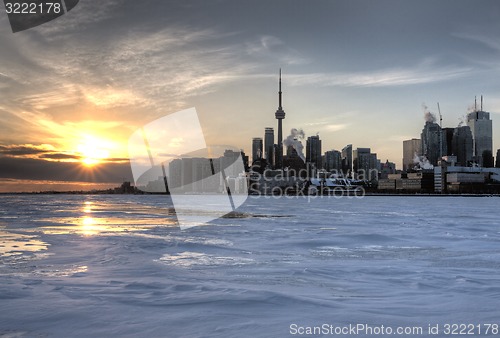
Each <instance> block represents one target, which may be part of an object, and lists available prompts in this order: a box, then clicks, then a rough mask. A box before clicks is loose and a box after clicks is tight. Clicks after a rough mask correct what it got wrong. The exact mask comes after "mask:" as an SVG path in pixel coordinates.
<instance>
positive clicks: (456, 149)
mask: <svg viewBox="0 0 500 338" xmlns="http://www.w3.org/2000/svg"><path fill="white" fill-rule="evenodd" d="M473 154H474V151H473V141H472V132H471V130H470V128H469V126H462V127H457V128H455V131H454V132H453V141H452V151H451V154H448V155H453V156H456V157H457V164H458V165H459V166H462V167H468V166H470V164H471V162H472V158H473Z"/></svg>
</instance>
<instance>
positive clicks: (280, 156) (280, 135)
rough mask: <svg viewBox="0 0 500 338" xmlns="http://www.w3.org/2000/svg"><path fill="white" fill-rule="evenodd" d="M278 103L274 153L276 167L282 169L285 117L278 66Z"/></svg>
mask: <svg viewBox="0 0 500 338" xmlns="http://www.w3.org/2000/svg"><path fill="white" fill-rule="evenodd" d="M278 94H279V105H278V110H276V113H275V116H276V119H277V120H278V149H277V153H276V167H277V168H278V169H283V119H284V118H285V111H284V110H283V107H282V97H281V96H282V92H281V68H280V84H279V92H278Z"/></svg>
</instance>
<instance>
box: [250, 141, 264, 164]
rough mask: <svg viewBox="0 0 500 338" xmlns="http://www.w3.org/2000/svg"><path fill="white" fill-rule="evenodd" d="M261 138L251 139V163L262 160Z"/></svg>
mask: <svg viewBox="0 0 500 338" xmlns="http://www.w3.org/2000/svg"><path fill="white" fill-rule="evenodd" d="M262 148H263V145H262V138H260V137H255V138H253V139H252V163H253V162H255V161H256V160H259V159H261V158H262Z"/></svg>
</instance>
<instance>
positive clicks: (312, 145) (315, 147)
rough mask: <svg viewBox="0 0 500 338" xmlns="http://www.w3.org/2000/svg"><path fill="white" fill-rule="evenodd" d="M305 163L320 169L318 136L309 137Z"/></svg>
mask: <svg viewBox="0 0 500 338" xmlns="http://www.w3.org/2000/svg"><path fill="white" fill-rule="evenodd" d="M306 162H309V163H314V165H315V166H316V168H317V169H320V168H322V163H321V140H320V139H319V136H317V135H316V136H309V137H308V138H307V142H306Z"/></svg>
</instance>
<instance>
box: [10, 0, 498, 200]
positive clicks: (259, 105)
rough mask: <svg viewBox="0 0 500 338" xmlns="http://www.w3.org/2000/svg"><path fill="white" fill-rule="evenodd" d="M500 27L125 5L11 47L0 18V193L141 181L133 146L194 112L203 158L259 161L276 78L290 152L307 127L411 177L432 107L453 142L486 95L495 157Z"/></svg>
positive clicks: (328, 11)
mask: <svg viewBox="0 0 500 338" xmlns="http://www.w3.org/2000/svg"><path fill="white" fill-rule="evenodd" d="M278 13H279V14H278ZM499 16H500V4H499V3H498V2H496V1H482V2H480V3H479V4H476V3H472V2H470V1H440V2H438V3H436V2H434V1H421V2H418V3H417V2H411V1H378V2H376V3H374V2H370V1H359V2H352V1H322V2H317V3H315V4H314V6H311V5H310V4H307V3H305V2H303V1H274V2H271V3H269V2H263V1H255V2H251V3H246V2H239V1H233V2H229V1H220V2H217V3H202V2H185V1H184V2H179V1H168V2H163V1H145V2H141V3H140V4H139V3H132V4H131V3H125V1H118V0H115V1H107V2H106V3H103V4H101V3H92V2H82V3H81V4H79V6H77V7H76V8H75V9H74V10H72V11H71V12H70V13H68V14H67V15H65V16H63V17H61V18H58V19H57V20H55V21H53V22H50V23H47V24H45V25H42V26H39V27H36V28H33V29H31V30H28V31H25V32H20V33H16V34H13V33H12V32H11V30H10V27H9V25H8V20H7V17H6V15H0V43H1V45H2V46H5V48H2V50H1V51H0V61H1V63H0V125H1V127H0V131H1V133H0V135H1V136H0V165H1V168H2V169H0V170H1V172H0V174H1V177H0V191H5V190H9V189H10V188H9V187H17V188H19V187H21V186H23V184H24V186H25V187H26V189H27V190H29V189H30V187H35V188H33V190H41V189H37V188H36V187H37V181H40V182H41V184H48V185H54V186H55V185H57V184H66V183H67V184H68V185H71V184H73V183H71V182H78V183H75V187H77V186H78V185H81V184H83V183H85V184H89V183H94V184H107V183H116V182H120V181H122V180H123V179H124V178H126V179H129V180H130V179H131V175H130V168H129V163H128V154H127V151H126V143H127V139H128V137H129V136H130V134H131V133H132V132H133V131H134V130H137V129H138V128H140V127H141V126H142V125H144V124H146V123H148V122H150V121H152V120H154V119H156V118H159V117H161V116H164V115H167V114H171V113H174V112H176V111H180V110H182V109H185V108H189V107H196V109H197V111H198V112H199V115H200V122H201V124H202V126H203V129H204V133H205V136H206V140H207V143H208V144H228V145H232V146H235V147H237V148H241V149H244V151H245V152H246V153H247V154H249V153H250V152H251V149H250V145H249V142H248V140H251V138H252V137H256V136H258V137H262V138H264V136H265V135H264V128H265V127H273V128H275V129H274V131H275V132H277V129H276V119H275V111H276V106H277V97H276V92H277V88H276V83H277V82H276V78H277V72H278V70H279V68H280V67H281V68H283V92H284V96H283V110H285V111H286V113H287V115H286V119H285V120H284V121H283V137H286V135H288V133H289V131H290V130H291V129H292V128H301V129H303V130H304V131H305V134H306V138H307V137H309V136H314V135H316V134H317V133H319V135H320V138H321V140H322V148H323V153H324V152H326V151H329V150H334V149H335V150H339V151H340V150H342V149H343V147H345V146H346V144H353V145H354V148H362V147H370V148H371V149H372V151H373V152H375V153H377V154H378V157H379V159H380V160H382V162H385V160H386V159H388V160H389V161H391V162H394V163H396V164H397V166H398V168H401V160H402V158H403V154H402V142H403V140H409V139H412V138H418V137H419V135H420V132H421V130H422V127H423V126H424V123H425V121H424V117H423V115H424V111H423V110H422V108H421V106H422V104H423V103H425V104H426V105H427V106H429V107H430V110H431V111H433V112H435V113H437V107H436V108H433V107H435V106H436V105H437V102H439V103H440V105H441V112H442V115H443V126H446V127H453V128H454V127H456V126H457V125H458V124H459V122H460V121H459V119H460V118H462V117H463V116H465V115H466V114H467V112H468V111H469V110H468V108H470V107H471V106H472V105H473V103H474V97H475V96H479V95H484V110H485V111H487V112H489V113H490V115H491V116H490V118H491V120H493V141H494V144H493V154H494V155H496V150H497V149H500V135H499V131H500V129H499V128H498V126H497V125H496V121H497V117H498V116H499V112H500V96H499V95H498V92H499V91H498V89H500V88H499V87H500V84H499V83H498V78H499V75H500V63H499V62H498V60H499V58H498V56H499V54H500V43H498V41H497V36H498V35H499V32H500V24H499V23H498V20H497V18H498V17H499ZM476 18H481V19H480V20H476ZM221 130H223V131H225V132H223V133H221V132H220V131H221ZM50 182H52V183H50ZM112 185H113V186H114V184H112ZM43 190H46V189H45V188H44V189H43Z"/></svg>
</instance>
